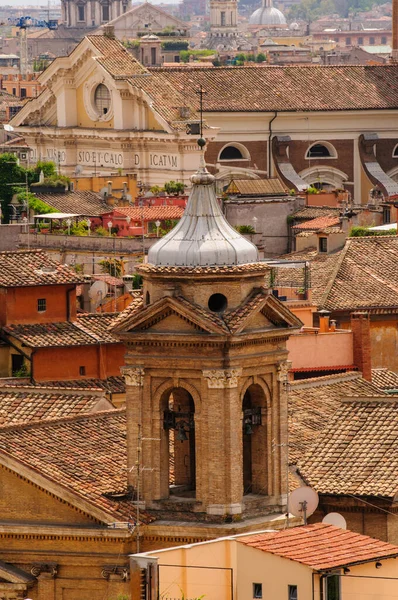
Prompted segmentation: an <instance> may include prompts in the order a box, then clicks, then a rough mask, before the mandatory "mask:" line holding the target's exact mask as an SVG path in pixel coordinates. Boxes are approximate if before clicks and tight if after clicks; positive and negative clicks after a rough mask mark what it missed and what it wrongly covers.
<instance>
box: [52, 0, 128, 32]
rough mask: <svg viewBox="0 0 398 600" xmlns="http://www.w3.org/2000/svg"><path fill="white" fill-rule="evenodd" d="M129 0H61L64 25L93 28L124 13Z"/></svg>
mask: <svg viewBox="0 0 398 600" xmlns="http://www.w3.org/2000/svg"><path fill="white" fill-rule="evenodd" d="M130 6H131V0H61V7H62V20H63V21H64V23H65V25H66V27H73V28H75V27H77V28H80V29H93V28H97V27H100V26H101V25H102V24H103V23H108V21H111V20H112V19H116V18H117V17H119V16H120V15H121V14H123V13H125V12H126V11H127V10H128V8H130Z"/></svg>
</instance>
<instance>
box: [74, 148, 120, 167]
mask: <svg viewBox="0 0 398 600" xmlns="http://www.w3.org/2000/svg"><path fill="white" fill-rule="evenodd" d="M123 162H124V160H123V153H122V152H109V151H107V150H103V151H101V150H96V151H93V150H91V151H90V150H79V151H78V153H77V163H78V164H79V165H86V166H88V167H94V166H95V165H97V166H99V167H122V166H123Z"/></svg>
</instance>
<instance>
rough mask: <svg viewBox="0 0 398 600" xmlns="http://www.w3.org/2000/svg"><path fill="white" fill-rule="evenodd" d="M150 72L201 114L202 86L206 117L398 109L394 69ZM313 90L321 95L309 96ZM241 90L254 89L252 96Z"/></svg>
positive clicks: (223, 69) (247, 68) (233, 68)
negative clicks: (199, 92) (221, 113)
mask: <svg viewBox="0 0 398 600" xmlns="http://www.w3.org/2000/svg"><path fill="white" fill-rule="evenodd" d="M151 73H153V74H154V75H156V77H157V80H158V85H159V86H162V85H163V84H164V83H165V82H168V83H171V84H172V85H173V87H174V88H175V89H176V90H178V91H179V92H180V93H182V94H183V95H184V96H185V97H186V98H187V101H188V102H190V103H191V105H192V106H194V107H196V108H197V109H198V107H199V98H198V96H197V94H196V90H197V89H198V87H199V86H203V88H204V90H205V91H206V96H205V98H204V111H205V112H206V111H209V112H216V111H232V112H233V111H236V112H241V111H245V112H249V111H253V112H259V111H266V112H271V111H272V112H273V111H275V110H277V111H297V110H301V111H328V110H364V109H372V108H397V107H398V72H397V70H396V69H395V67H394V66H393V65H391V66H390V65H389V66H363V65H355V66H349V65H344V66H299V65H295V66H283V67H280V66H263V67H257V66H256V67H218V68H217V69H213V68H203V69H189V68H188V69H170V68H167V69H161V68H159V69H151ZM342 82H344V85H342ZM312 89H316V94H309V93H308V90H312ZM242 90H250V94H245V93H242Z"/></svg>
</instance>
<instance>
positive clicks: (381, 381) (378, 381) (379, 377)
mask: <svg viewBox="0 0 398 600" xmlns="http://www.w3.org/2000/svg"><path fill="white" fill-rule="evenodd" d="M372 381H373V383H374V384H375V385H377V387H379V388H380V389H381V390H398V375H397V373H394V372H393V371H389V370H388V369H372Z"/></svg>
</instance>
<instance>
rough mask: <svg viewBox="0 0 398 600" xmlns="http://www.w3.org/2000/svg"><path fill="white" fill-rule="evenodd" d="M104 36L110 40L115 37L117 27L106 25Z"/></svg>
mask: <svg viewBox="0 0 398 600" xmlns="http://www.w3.org/2000/svg"><path fill="white" fill-rule="evenodd" d="M104 37H107V38H109V39H110V40H114V39H115V28H114V26H113V25H105V26H104Z"/></svg>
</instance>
